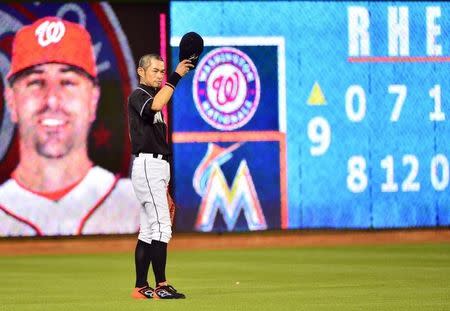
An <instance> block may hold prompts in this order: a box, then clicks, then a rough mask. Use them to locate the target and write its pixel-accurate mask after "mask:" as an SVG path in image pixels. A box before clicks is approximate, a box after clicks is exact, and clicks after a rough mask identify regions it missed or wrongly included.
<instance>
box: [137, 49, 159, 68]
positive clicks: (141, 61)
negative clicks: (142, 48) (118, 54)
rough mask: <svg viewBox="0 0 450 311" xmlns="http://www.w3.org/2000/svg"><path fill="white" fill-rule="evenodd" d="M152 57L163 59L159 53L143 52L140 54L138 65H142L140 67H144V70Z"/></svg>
mask: <svg viewBox="0 0 450 311" xmlns="http://www.w3.org/2000/svg"><path fill="white" fill-rule="evenodd" d="M152 59H157V60H160V61H164V60H163V59H162V57H161V55H159V54H156V53H151V54H145V55H144V56H142V57H141V58H140V59H139V67H142V68H144V70H146V69H147V67H148V66H150V62H151V61H152Z"/></svg>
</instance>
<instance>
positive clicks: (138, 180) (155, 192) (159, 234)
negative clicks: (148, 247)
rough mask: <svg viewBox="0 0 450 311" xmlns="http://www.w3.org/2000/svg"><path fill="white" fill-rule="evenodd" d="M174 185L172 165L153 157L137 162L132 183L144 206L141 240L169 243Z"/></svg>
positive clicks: (135, 161) (141, 155) (141, 217)
mask: <svg viewBox="0 0 450 311" xmlns="http://www.w3.org/2000/svg"><path fill="white" fill-rule="evenodd" d="M169 181H170V165H169V162H167V161H165V160H161V159H155V158H153V155H152V154H148V153H140V154H139V156H138V157H136V158H135V159H134V161H133V168H132V171H131V182H132V183H133V188H134V192H135V194H136V197H137V198H138V200H139V202H140V203H141V211H140V229H139V236H138V239H139V240H141V241H143V242H146V243H149V244H150V243H151V242H152V240H157V241H161V242H164V243H169V241H170V239H171V237H172V224H171V222H170V213H169V205H168V203H167V194H166V191H167V187H168V185H169Z"/></svg>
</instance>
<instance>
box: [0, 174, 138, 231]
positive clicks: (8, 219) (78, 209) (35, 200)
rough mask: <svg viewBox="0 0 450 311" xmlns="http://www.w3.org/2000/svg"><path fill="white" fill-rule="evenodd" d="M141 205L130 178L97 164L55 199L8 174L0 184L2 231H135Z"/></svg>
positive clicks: (0, 227) (0, 226) (0, 228)
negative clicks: (122, 177) (119, 176)
mask: <svg viewBox="0 0 450 311" xmlns="http://www.w3.org/2000/svg"><path fill="white" fill-rule="evenodd" d="M139 210H140V204H139V202H138V200H137V199H136V196H135V194H134V191H133V187H132V184H131V180H130V179H125V178H124V179H119V178H118V177H116V176H114V175H113V174H112V173H111V172H109V171H107V170H105V169H103V168H101V167H99V166H95V167H93V168H91V169H90V171H89V172H88V174H87V175H86V176H85V177H84V178H83V180H82V181H81V182H80V183H79V184H78V185H76V186H75V188H73V189H72V190H71V191H70V192H69V193H67V194H66V195H64V197H62V198H61V199H60V200H58V201H52V200H50V199H48V198H45V197H43V196H41V195H38V194H36V193H33V192H31V191H29V190H27V189H24V188H23V187H21V186H20V185H19V184H17V182H16V181H15V180H14V179H10V180H8V181H6V182H5V183H4V184H2V185H1V186H0V236H35V235H42V236H44V235H79V234H115V233H135V232H137V231H138V229H139Z"/></svg>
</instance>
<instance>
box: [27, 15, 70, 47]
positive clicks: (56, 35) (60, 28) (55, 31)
mask: <svg viewBox="0 0 450 311" xmlns="http://www.w3.org/2000/svg"><path fill="white" fill-rule="evenodd" d="M65 32H66V27H64V24H63V23H62V22H61V21H57V22H50V21H45V22H43V23H42V24H40V25H39V26H38V27H37V28H36V31H35V35H36V37H37V39H38V43H39V45H40V46H42V47H45V46H47V45H49V44H51V43H57V42H59V41H60V40H61V38H62V37H63V36H64V33H65Z"/></svg>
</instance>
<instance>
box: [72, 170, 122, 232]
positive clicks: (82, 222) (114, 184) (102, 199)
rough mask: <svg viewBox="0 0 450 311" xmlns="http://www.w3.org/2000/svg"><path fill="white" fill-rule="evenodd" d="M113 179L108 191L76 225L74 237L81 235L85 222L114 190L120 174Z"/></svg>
mask: <svg viewBox="0 0 450 311" xmlns="http://www.w3.org/2000/svg"><path fill="white" fill-rule="evenodd" d="M114 178H115V179H114V182H113V183H112V185H111V187H110V188H109V189H108V191H107V192H106V193H105V194H104V195H103V196H102V197H101V198H100V199H99V200H98V201H97V203H95V205H94V207H93V208H91V209H90V210H89V212H87V214H86V215H85V216H84V217H83V219H81V221H80V224H79V225H78V229H77V233H76V235H81V233H82V232H83V229H84V225H85V224H86V222H87V221H88V220H89V218H90V217H91V216H92V214H94V212H95V211H96V210H97V208H98V207H99V206H100V205H102V203H103V202H104V201H105V200H106V198H107V197H108V196H109V195H110V193H111V192H112V191H113V190H114V188H115V187H116V185H117V183H118V182H119V179H120V174H117V175H115V176H114Z"/></svg>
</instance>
